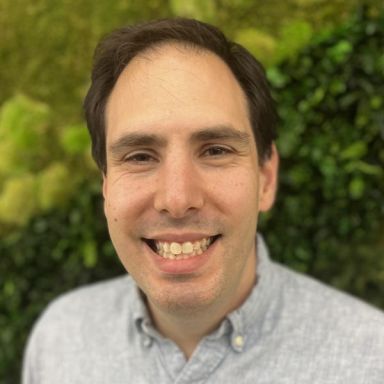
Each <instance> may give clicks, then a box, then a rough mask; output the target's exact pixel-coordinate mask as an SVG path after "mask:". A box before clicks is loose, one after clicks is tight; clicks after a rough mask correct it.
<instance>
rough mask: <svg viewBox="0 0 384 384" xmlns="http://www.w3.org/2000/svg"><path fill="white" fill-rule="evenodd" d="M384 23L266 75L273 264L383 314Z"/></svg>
mask: <svg viewBox="0 0 384 384" xmlns="http://www.w3.org/2000/svg"><path fill="white" fill-rule="evenodd" d="M383 16H384V15H382V16H381V18H379V19H372V20H370V19H368V18H367V16H366V15H365V13H364V12H363V11H362V12H360V13H359V14H358V15H357V16H356V17H355V18H354V19H353V20H352V21H351V22H350V23H349V24H348V25H347V26H345V27H343V28H342V29H340V30H339V31H338V32H337V33H335V34H334V35H333V36H329V37H328V38H326V39H324V40H322V41H318V42H317V43H316V44H314V45H312V46H309V47H307V48H306V49H305V50H304V51H302V52H301V54H300V55H299V56H298V57H297V58H296V59H294V60H292V61H289V62H286V63H284V64H282V65H281V66H279V67H278V68H274V69H271V70H270V71H269V77H270V80H271V82H272V83H273V85H274V88H275V98H276V100H277V102H278V105H279V114H280V118H281V127H280V131H279V132H280V138H279V140H278V147H279V150H280V155H281V175H280V176H281V177H280V189H279V194H278V199H277V203H276V205H275V208H274V211H273V213H272V215H271V216H270V217H267V218H266V219H265V222H264V232H265V234H266V237H267V239H268V242H269V244H270V247H271V248H272V249H273V251H274V252H273V254H274V257H275V258H277V259H279V260H281V261H283V262H285V263H288V264H290V265H292V266H294V267H295V268H297V269H299V270H302V271H305V272H308V273H310V274H312V275H314V276H316V277H318V278H320V279H321V280H324V281H326V282H328V283H330V284H332V285H334V286H336V287H339V288H341V289H343V290H346V291H349V292H351V293H353V294H355V295H357V296H360V297H362V298H364V299H365V300H367V301H370V302H371V303H373V304H376V305H378V306H380V307H382V308H384V257H383V254H384V53H383V47H384V17H383Z"/></svg>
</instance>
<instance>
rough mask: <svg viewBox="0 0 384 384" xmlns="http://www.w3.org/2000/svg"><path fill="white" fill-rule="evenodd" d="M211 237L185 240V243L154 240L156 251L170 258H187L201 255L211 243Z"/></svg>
mask: <svg viewBox="0 0 384 384" xmlns="http://www.w3.org/2000/svg"><path fill="white" fill-rule="evenodd" d="M211 241H212V240H211V238H204V239H201V240H200V241H194V242H193V243H192V242H190V241H186V242H185V243H177V242H171V243H168V242H163V241H155V245H156V250H157V253H158V254H159V255H160V256H162V257H164V258H166V259H171V260H175V259H176V260H179V259H187V258H189V257H193V256H196V255H201V254H202V253H203V252H204V251H206V250H207V248H208V247H209V245H210V244H211Z"/></svg>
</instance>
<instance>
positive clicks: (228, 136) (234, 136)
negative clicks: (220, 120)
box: [192, 125, 251, 144]
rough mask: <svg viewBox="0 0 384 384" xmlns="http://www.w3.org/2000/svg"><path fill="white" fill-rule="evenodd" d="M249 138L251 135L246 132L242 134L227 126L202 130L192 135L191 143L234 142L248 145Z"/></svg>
mask: <svg viewBox="0 0 384 384" xmlns="http://www.w3.org/2000/svg"><path fill="white" fill-rule="evenodd" d="M250 138H251V135H250V134H249V133H248V132H242V131H239V130H237V129H235V128H233V127H232V126H227V125H218V126H214V127H208V128H203V129H201V130H199V131H197V132H194V133H193V134H192V140H193V141H209V140H235V141H238V142H240V143H242V144H248V143H249V141H250Z"/></svg>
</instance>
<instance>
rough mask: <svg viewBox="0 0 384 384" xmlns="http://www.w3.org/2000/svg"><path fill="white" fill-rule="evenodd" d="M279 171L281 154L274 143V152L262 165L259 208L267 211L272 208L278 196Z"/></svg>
mask: <svg viewBox="0 0 384 384" xmlns="http://www.w3.org/2000/svg"><path fill="white" fill-rule="evenodd" d="M278 171H279V154H278V153H277V149H276V145H275V144H274V143H273V144H272V153H271V156H270V158H269V159H267V160H266V161H265V162H264V164H263V165H262V166H260V179H259V180H260V186H259V210H260V211H261V212H266V211H268V210H269V209H271V207H272V205H273V203H274V201H275V196H276V190H277V183H278Z"/></svg>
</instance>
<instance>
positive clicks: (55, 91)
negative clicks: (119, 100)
mask: <svg viewBox="0 0 384 384" xmlns="http://www.w3.org/2000/svg"><path fill="white" fill-rule="evenodd" d="M383 12H384V5H383V2H382V0H366V1H363V0H361V1H357V0H333V1H328V0H284V1H277V0H269V1H263V0H211V1H210V0H190V1H183V0H164V1H160V0H148V1H139V0H116V1H110V0H108V1H107V0H98V1H97V2H95V1H93V0H92V1H91V0H83V1H77V0H76V1H75V0H0V31H1V36H0V382H1V383H3V384H14V383H17V382H18V381H19V371H20V364H21V360H22V351H23V347H24V344H25V340H26V337H27V335H28V332H29V330H30V328H31V326H32V324H33V322H34V321H35V320H36V318H37V316H38V315H39V313H40V312H41V310H42V309H43V308H44V307H45V306H46V305H47V303H48V302H49V301H50V300H51V299H52V298H54V297H55V296H57V295H58V294H60V293H62V292H64V291H67V290H69V289H71V288H73V287H76V286H79V285H82V284H85V283H89V282H92V281H96V280H100V279H105V278H108V277H111V276H115V275H118V274H121V273H124V272H125V271H124V270H123V268H122V267H121V266H120V263H119V261H118V260H117V257H116V256H115V254H114V250H113V248H112V246H111V244H110V242H109V241H108V234H107V232H106V224H105V220H104V218H103V212H102V200H101V196H100V185H101V180H100V174H99V172H98V171H97V169H96V168H95V166H94V164H93V162H92V160H91V156H90V141H89V138H88V133H87V130H86V127H85V125H84V121H83V115H82V107H81V106H82V100H83V97H84V95H85V92H86V90H87V87H88V86H89V77H90V69H91V65H92V55H93V50H94V48H95V45H96V44H97V42H98V40H99V39H100V37H101V36H103V35H105V34H106V33H108V32H109V31H111V30H112V29H114V28H116V27H119V26H122V25H127V24H131V23H135V22H138V21H143V20H147V19H151V18H158V17H168V16H188V17H194V18H198V19H200V20H203V21H207V22H210V23H213V24H215V25H217V26H219V27H220V28H222V29H223V30H224V31H225V32H226V33H227V35H228V36H229V37H230V38H232V39H234V40H236V41H238V42H240V43H242V44H243V45H245V46H246V47H247V48H248V49H249V50H250V51H251V52H252V53H254V54H255V56H256V57H258V58H259V59H260V61H261V62H262V63H264V65H265V67H266V69H267V74H268V78H269V80H270V83H271V86H272V88H273V92H274V96H275V99H276V101H277V104H278V110H279V116H280V122H279V139H278V148H279V150H280V155H281V165H282V166H281V173H280V187H279V195H278V199H277V202H276V206H275V208H274V210H273V211H272V212H270V213H269V214H267V215H265V216H264V217H263V218H262V222H261V231H262V232H263V234H264V235H265V237H266V239H267V242H268V244H269V247H270V249H271V253H272V256H273V258H274V259H275V260H278V261H280V262H282V263H285V264H287V265H289V266H291V267H292V268H295V269H296V270H298V271H301V272H305V273H308V274H311V275H313V276H315V277H316V278H318V279H320V280H322V281H324V282H326V283H327V284H331V285H333V286H335V287H337V288H339V289H342V290H344V291H347V292H349V293H351V294H353V295H355V296H358V297H361V298H362V299H363V300H365V301H368V302H370V303H371V304H373V305H375V306H377V307H380V308H382V309H383V308H384V256H383V254H384V50H383V48H384V14H383Z"/></svg>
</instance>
